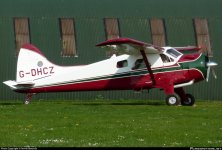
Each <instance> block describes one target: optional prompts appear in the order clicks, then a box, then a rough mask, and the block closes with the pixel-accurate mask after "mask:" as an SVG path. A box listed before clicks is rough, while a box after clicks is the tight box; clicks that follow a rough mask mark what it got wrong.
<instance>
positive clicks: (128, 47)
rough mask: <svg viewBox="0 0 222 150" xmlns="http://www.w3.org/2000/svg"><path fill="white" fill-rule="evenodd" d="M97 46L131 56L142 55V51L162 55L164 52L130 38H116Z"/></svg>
mask: <svg viewBox="0 0 222 150" xmlns="http://www.w3.org/2000/svg"><path fill="white" fill-rule="evenodd" d="M96 46H102V47H106V48H108V49H110V50H111V51H114V52H118V53H122V54H129V55H136V54H140V50H144V52H145V53H146V54H155V53H160V52H161V50H162V48H161V47H158V46H154V45H152V44H148V43H144V42H141V41H137V40H134V39H130V38H115V39H111V40H107V41H105V42H102V43H99V44H97V45H96Z"/></svg>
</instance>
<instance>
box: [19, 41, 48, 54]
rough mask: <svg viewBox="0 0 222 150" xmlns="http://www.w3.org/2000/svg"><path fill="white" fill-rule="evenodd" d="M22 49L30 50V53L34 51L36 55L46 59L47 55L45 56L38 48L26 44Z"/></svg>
mask: <svg viewBox="0 0 222 150" xmlns="http://www.w3.org/2000/svg"><path fill="white" fill-rule="evenodd" d="M22 48H24V49H27V50H30V51H33V52H36V53H38V54H40V55H42V56H43V57H45V55H44V54H43V53H42V52H41V51H40V50H39V49H38V48H37V47H35V46H34V45H32V44H24V45H23V46H22Z"/></svg>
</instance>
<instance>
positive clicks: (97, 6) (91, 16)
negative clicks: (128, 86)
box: [0, 0, 222, 100]
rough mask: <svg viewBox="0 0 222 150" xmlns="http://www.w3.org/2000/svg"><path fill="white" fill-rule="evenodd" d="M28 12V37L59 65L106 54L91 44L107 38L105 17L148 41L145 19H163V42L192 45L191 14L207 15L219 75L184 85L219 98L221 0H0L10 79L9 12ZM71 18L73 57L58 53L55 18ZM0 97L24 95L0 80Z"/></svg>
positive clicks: (4, 70) (2, 46)
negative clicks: (74, 55) (73, 29)
mask: <svg viewBox="0 0 222 150" xmlns="http://www.w3.org/2000/svg"><path fill="white" fill-rule="evenodd" d="M15 17H27V18H29V26H30V38H31V43H32V44H34V45H36V46H37V47H38V48H39V49H40V50H41V51H42V52H43V53H44V54H45V55H46V57H47V58H48V59H49V60H50V61H52V62H54V63H56V64H59V65H79V64H88V63H92V62H95V61H99V60H102V59H106V58H107V57H106V55H105V51H104V50H102V49H100V48H98V47H96V46H95V45H96V44H97V43H99V42H102V41H104V40H105V39H106V37H105V35H106V34H105V29H104V21H103V19H104V18H118V19H119V27H120V35H121V36H122V37H131V38H134V39H138V40H142V41H145V42H148V43H151V42H152V39H151V32H150V24H149V19H151V18H162V19H164V22H165V28H166V38H167V45H170V46H187V45H196V38H195V31H194V26H193V19H194V18H206V19H207V20H208V25H209V32H210V41H211V47H212V51H213V55H214V57H213V58H212V59H213V60H214V61H216V62H218V63H219V66H217V68H216V73H217V77H218V79H217V80H215V79H213V77H212V76H211V78H210V81H209V82H208V83H207V82H206V81H203V82H201V83H198V84H195V85H193V86H189V87H186V88H185V89H186V90H187V91H188V92H190V93H193V94H194V96H195V97H196V98H197V99H204V100H221V99H222V94H221V93H220V92H221V89H220V88H221V83H222V78H221V73H222V69H221V57H222V51H221V50H220V49H221V47H222V1H221V0H213V1H212V0H17V1H14V0H0V69H1V73H0V81H2V82H3V81H5V80H9V79H15V73H16V61H17V58H16V57H15V54H16V52H15V49H16V45H15V33H14V24H13V18H15ZM63 17H65V18H74V20H75V30H76V43H77V53H78V57H61V55H60V53H61V50H62V45H61V37H60V27H59V18H63ZM0 89H1V90H0V92H1V93H0V99H2V100H5V99H23V98H24V95H23V94H18V93H15V92H12V91H11V90H10V89H9V88H8V87H7V86H5V85H4V84H3V83H2V84H0ZM95 98H107V99H113V98H114V99H163V98H164V93H163V92H162V91H159V90H157V89H154V90H151V91H150V92H149V93H148V92H147V91H144V92H143V93H142V94H138V93H134V92H133V91H99V92H69V93H42V94H38V95H36V96H35V97H34V99H95Z"/></svg>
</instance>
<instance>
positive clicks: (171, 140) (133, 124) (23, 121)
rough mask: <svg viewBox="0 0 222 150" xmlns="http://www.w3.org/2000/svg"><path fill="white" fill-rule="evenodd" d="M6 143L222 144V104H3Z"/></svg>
mask: <svg viewBox="0 0 222 150" xmlns="http://www.w3.org/2000/svg"><path fill="white" fill-rule="evenodd" d="M0 122H1V123H0V135H1V136H0V147H25V146H33V147H212V146H213V147H221V146H222V102H219V101H207V102H204V101H197V102H196V105H195V106H193V107H185V106H175V107H170V106H166V105H165V102H164V101H142V100H141V101H139V100H132V101H130V100H125V101H115V100H95V101H59V100H56V101H35V100H34V101H33V102H32V103H31V104H30V105H23V104H22V101H2V102H0Z"/></svg>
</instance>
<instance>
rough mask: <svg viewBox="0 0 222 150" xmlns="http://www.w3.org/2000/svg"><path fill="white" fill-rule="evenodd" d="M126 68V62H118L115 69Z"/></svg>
mask: <svg viewBox="0 0 222 150" xmlns="http://www.w3.org/2000/svg"><path fill="white" fill-rule="evenodd" d="M127 66H128V62H127V60H122V61H118V62H117V65H116V67H117V68H124V67H127Z"/></svg>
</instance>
